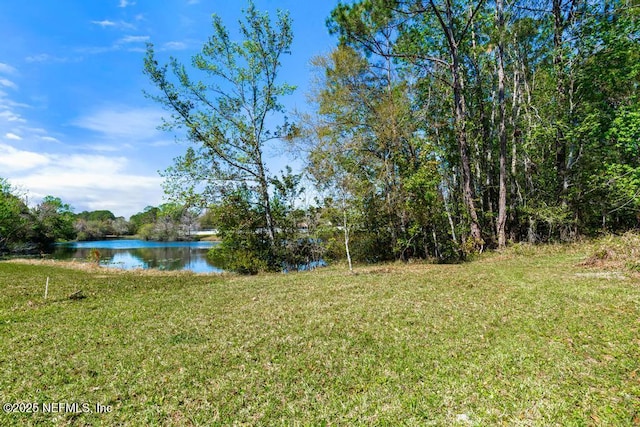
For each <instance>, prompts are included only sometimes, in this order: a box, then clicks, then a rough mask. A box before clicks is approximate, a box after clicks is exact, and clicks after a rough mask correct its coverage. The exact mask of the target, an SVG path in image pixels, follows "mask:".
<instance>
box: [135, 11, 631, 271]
mask: <svg viewBox="0 0 640 427" xmlns="http://www.w3.org/2000/svg"><path fill="white" fill-rule="evenodd" d="M638 17H639V10H638V8H637V6H634V5H632V4H630V3H628V2H623V1H611V2H604V3H602V2H589V1H586V0H568V1H565V2H563V1H561V0H543V1H540V2H536V3H535V4H532V3H530V2H523V1H517V0H516V1H514V2H504V1H503V0H495V1H467V0H461V1H457V2H449V1H444V2H439V1H436V0H429V1H426V0H420V1H406V0H361V1H355V2H350V3H341V4H339V5H338V6H337V7H336V8H335V9H334V10H333V12H332V13H331V16H330V17H329V19H328V21H327V24H328V27H329V29H330V31H331V32H332V33H334V34H336V35H338V36H339V44H338V46H337V48H336V49H335V50H334V51H333V52H331V53H329V54H326V55H324V56H319V57H317V58H315V59H314V61H313V65H314V68H315V79H314V82H313V84H314V85H313V90H312V93H311V94H310V100H311V107H312V110H311V112H308V113H300V114H298V115H297V118H298V120H297V123H296V125H295V126H293V125H288V124H286V119H285V125H284V126H283V127H281V128H278V130H277V131H275V132H271V133H270V132H267V131H266V130H265V127H264V125H265V121H264V120H265V118H266V117H267V116H269V115H270V114H274V113H282V112H283V110H282V107H281V105H280V104H278V102H277V98H278V97H279V96H282V95H286V94H288V93H290V92H291V89H292V88H290V87H289V86H287V85H286V84H276V76H277V71H278V68H279V66H280V62H279V58H280V56H281V55H282V54H283V53H287V52H288V48H289V46H290V43H291V37H292V35H291V32H290V21H289V19H288V16H287V15H286V14H284V13H279V20H278V22H277V25H276V26H275V27H274V26H272V24H271V21H270V20H269V19H268V16H267V15H266V14H265V15H261V14H259V13H258V12H256V11H255V8H254V6H253V4H251V3H250V6H249V8H248V9H247V11H246V23H241V28H240V29H241V36H242V38H243V39H244V42H243V43H238V42H235V41H232V40H231V39H230V36H229V34H228V32H227V31H226V29H225V27H224V26H223V25H222V23H221V21H220V20H219V18H214V35H213V36H212V38H211V39H210V40H209V41H208V43H207V44H205V47H204V49H203V53H202V54H199V55H196V56H195V57H194V61H193V65H194V67H195V70H196V71H198V72H199V73H200V74H199V75H200V76H203V77H205V78H206V79H207V80H203V81H198V80H192V79H191V78H190V77H189V76H188V75H187V72H186V70H185V68H184V67H183V66H182V65H180V64H179V63H178V62H177V61H176V60H173V59H172V60H171V62H170V65H171V71H172V72H173V78H172V79H170V76H169V75H168V73H167V70H168V67H167V66H164V67H160V66H159V65H158V63H157V62H156V59H155V53H154V51H153V48H152V46H150V47H149V50H148V55H147V59H146V62H145V66H146V73H147V74H148V75H149V76H150V78H151V80H152V81H153V82H154V83H155V84H156V85H157V86H158V88H159V89H160V90H161V91H160V92H161V95H158V96H156V97H155V98H156V99H157V100H158V101H160V102H161V103H163V104H164V105H165V106H167V107H168V108H169V110H170V111H172V112H173V113H174V116H173V119H174V122H172V123H169V125H171V126H174V125H177V126H178V127H180V126H182V127H183V128H185V129H186V130H187V136H188V139H190V140H191V141H192V142H195V143H196V149H194V148H189V150H188V151H187V153H186V155H185V156H184V157H182V158H179V159H177V162H176V165H175V166H174V167H172V168H170V169H169V170H168V171H167V173H166V177H167V178H168V180H167V189H168V190H169V192H170V194H172V195H174V196H176V195H177V198H176V200H177V201H180V202H182V203H186V204H187V205H189V204H190V203H193V202H194V200H197V201H198V202H199V203H200V202H204V204H209V211H210V217H209V218H210V219H213V220H214V222H216V226H219V227H220V231H221V235H222V237H223V245H221V251H219V252H218V253H217V256H219V257H222V258H224V259H227V260H229V262H230V264H238V265H237V266H236V267H237V268H236V267H232V269H235V270H238V271H249V272H254V271H257V270H259V269H262V268H266V269H282V268H286V266H287V265H289V264H291V262H290V261H291V260H299V259H302V258H304V259H315V258H316V256H317V254H322V255H323V256H324V257H326V258H340V257H346V258H347V259H348V261H349V265H351V259H352V258H354V259H355V260H357V261H367V262H376V261H384V260H407V259H410V258H415V257H418V258H433V259H436V260H438V261H455V260H460V259H464V258H465V257H466V256H468V255H469V254H472V253H475V252H478V251H482V250H484V249H485V248H494V247H504V246H506V245H507V243H508V242H519V241H529V242H541V241H568V240H572V239H575V238H576V237H578V236H580V235H593V234H597V233H600V232H612V231H613V232H617V231H624V230H627V229H631V228H635V227H637V226H638V221H639V220H638V217H639V216H638V209H639V208H640V197H638V196H639V195H640V163H639V162H640V160H639V159H640V156H639V154H640V152H639V151H638V149H639V146H640V143H639V142H638V141H639V140H640V108H639V104H638V83H639V82H640V73H639V71H640V65H639V64H640V24H639V20H638ZM276 27H277V28H276ZM220 82H224V85H220V84H219V83H220ZM247 94H253V96H248V95H247ZM256 108H257V109H256ZM274 138H276V139H277V138H279V139H280V140H281V141H283V140H284V141H288V142H289V143H290V145H291V146H292V147H293V148H294V149H295V150H296V151H297V154H298V155H299V156H300V157H302V158H303V159H305V160H306V162H307V168H306V173H307V175H308V177H309V178H310V179H311V182H312V183H313V184H314V186H315V188H314V191H315V192H316V194H318V195H319V197H318V199H317V204H316V205H315V206H313V207H306V210H305V211H300V210H299V209H295V208H293V204H278V200H279V199H278V192H279V191H280V190H281V187H279V186H278V181H277V180H276V179H275V177H273V176H270V175H269V174H268V171H267V170H266V169H265V168H264V161H263V157H262V152H263V148H264V146H265V144H266V143H267V142H268V141H270V140H272V139H274ZM289 175H291V174H290V173H289ZM290 189H291V188H290ZM294 193H295V192H294ZM294 193H292V194H291V195H292V197H293V199H295V197H296V195H295V194H294ZM300 224H304V225H305V226H304V227H299V225H300ZM285 230H289V231H285ZM309 242H312V243H313V244H311V245H309V247H308V245H307V243H309ZM301 253H302V254H304V256H302V258H300V254H301ZM311 253H313V256H312V255H310V254H311ZM296 262H297V261H296Z"/></svg>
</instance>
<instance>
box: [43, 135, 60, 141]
mask: <svg viewBox="0 0 640 427" xmlns="http://www.w3.org/2000/svg"><path fill="white" fill-rule="evenodd" d="M40 139H41V140H43V141H47V142H60V140H59V139H58V138H54V137H52V136H41V137H40Z"/></svg>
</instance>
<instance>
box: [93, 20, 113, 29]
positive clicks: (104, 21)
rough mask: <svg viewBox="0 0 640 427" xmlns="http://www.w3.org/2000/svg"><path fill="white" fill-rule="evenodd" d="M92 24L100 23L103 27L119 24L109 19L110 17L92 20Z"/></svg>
mask: <svg viewBox="0 0 640 427" xmlns="http://www.w3.org/2000/svg"><path fill="white" fill-rule="evenodd" d="M91 23H92V24H95V25H99V26H101V27H102V28H106V27H115V26H116V25H117V24H116V23H115V22H113V21H109V20H108V19H104V20H102V21H91Z"/></svg>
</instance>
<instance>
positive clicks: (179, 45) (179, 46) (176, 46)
mask: <svg viewBox="0 0 640 427" xmlns="http://www.w3.org/2000/svg"><path fill="white" fill-rule="evenodd" d="M186 48H187V44H186V43H185V42H167V43H165V44H163V45H162V50H183V49H186Z"/></svg>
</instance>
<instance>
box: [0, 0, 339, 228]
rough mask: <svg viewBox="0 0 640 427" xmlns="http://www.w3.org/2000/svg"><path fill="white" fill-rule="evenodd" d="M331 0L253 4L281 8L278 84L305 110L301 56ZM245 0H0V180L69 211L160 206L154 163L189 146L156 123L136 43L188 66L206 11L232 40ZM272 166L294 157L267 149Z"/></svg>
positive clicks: (125, 211)
mask: <svg viewBox="0 0 640 427" xmlns="http://www.w3.org/2000/svg"><path fill="white" fill-rule="evenodd" d="M337 3H338V1H337V0H321V1H314V2H307V1H295V0H256V1H255V4H256V8H257V9H258V10H261V11H265V10H266V11H269V12H270V15H271V16H272V17H274V16H275V11H276V10H277V9H286V10H289V11H290V14H291V17H292V19H293V32H294V43H293V46H292V55H291V56H290V57H286V58H285V59H284V61H283V69H282V73H281V80H282V81H286V82H287V83H289V84H293V85H296V86H297V87H298V89H297V91H296V93H295V94H294V95H292V96H289V97H287V98H286V99H283V103H284V104H285V105H286V106H287V108H288V109H294V108H297V109H305V108H306V106H305V94H306V92H307V90H308V89H307V88H308V85H309V82H310V80H311V68H310V66H309V61H310V60H311V58H312V57H313V56H315V55H318V54H323V53H327V52H329V51H330V50H331V49H332V47H333V46H334V45H335V43H336V41H335V38H333V37H331V36H330V35H329V34H328V31H327V29H326V26H325V20H326V18H327V16H328V15H329V13H330V11H331V9H332V8H333V7H335V6H336V5H337ZM246 5H247V3H246V2H243V1H223V0H165V1H162V2H159V1H156V0H91V1H85V0H57V1H51V0H36V1H30V2H29V3H28V6H27V5H26V4H25V3H24V1H17V0H3V1H2V2H0V40H2V44H0V177H2V178H7V179H8V180H9V181H10V182H11V183H12V184H13V185H14V186H16V187H18V188H19V189H20V190H22V191H23V192H26V193H27V195H28V200H29V203H30V204H34V203H37V202H38V201H39V200H40V199H41V198H42V197H43V196H45V195H53V196H56V197H60V198H61V199H62V200H63V201H64V202H66V203H69V204H70V205H71V206H72V207H73V208H74V211H75V212H81V211H83V210H98V209H108V210H111V211H112V212H113V213H114V214H115V215H116V216H125V217H127V218H128V217H129V216H130V215H132V214H134V213H136V212H139V211H141V210H142V209H144V207H145V206H147V205H158V204H160V203H162V202H163V194H162V188H161V182H162V178H161V177H160V176H159V175H158V170H164V169H165V168H166V167H168V166H170V165H171V163H172V159H173V158H174V157H176V156H178V155H180V154H182V153H183V152H184V150H185V149H186V147H187V145H185V143H178V142H176V141H175V136H174V135H172V134H170V133H166V132H161V131H159V130H157V129H156V127H157V126H158V125H159V124H160V123H161V117H162V116H163V115H164V116H168V113H167V112H165V111H164V110H162V109H161V107H160V106H159V105H157V104H155V103H154V102H153V101H152V100H149V99H147V98H145V97H144V95H143V90H152V89H153V88H152V87H151V86H150V84H149V82H148V80H147V78H146V77H145V76H144V74H143V73H142V67H143V65H142V61H143V57H144V49H145V43H147V42H152V43H153V44H154V45H155V48H156V52H157V54H158V56H159V58H161V59H167V58H168V57H169V55H172V56H175V57H177V58H179V59H181V60H183V62H184V63H186V64H188V62H189V58H190V57H191V56H192V55H193V54H194V53H196V52H197V51H199V49H200V48H201V46H202V43H203V42H204V41H205V40H206V38H207V37H208V36H209V35H210V34H211V14H212V13H215V14H217V15H219V16H221V17H222V19H223V21H224V22H225V24H227V26H228V27H229V29H230V30H231V32H232V34H233V35H234V36H236V35H237V33H236V32H235V31H234V28H235V27H236V24H237V22H238V20H239V19H240V18H241V17H242V9H244V8H245V7H246ZM269 155H270V157H271V158H270V159H269V167H270V169H271V170H272V172H278V171H279V170H280V169H283V168H284V165H286V164H292V163H293V160H292V159H289V158H287V157H286V155H283V154H282V153H281V152H279V150H277V149H272V150H270V153H269Z"/></svg>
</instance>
